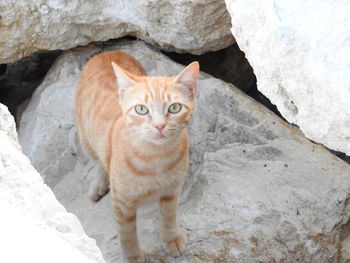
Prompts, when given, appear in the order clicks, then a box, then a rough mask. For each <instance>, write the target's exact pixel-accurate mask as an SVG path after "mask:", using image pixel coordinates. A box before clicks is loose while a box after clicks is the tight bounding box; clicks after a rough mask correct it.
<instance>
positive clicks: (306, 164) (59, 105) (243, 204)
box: [20, 42, 350, 263]
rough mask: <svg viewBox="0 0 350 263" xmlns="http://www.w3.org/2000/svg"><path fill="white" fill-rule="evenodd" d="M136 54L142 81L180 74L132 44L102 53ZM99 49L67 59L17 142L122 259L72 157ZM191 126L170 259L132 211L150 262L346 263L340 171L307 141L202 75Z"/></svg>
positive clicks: (110, 257) (34, 103) (349, 183)
mask: <svg viewBox="0 0 350 263" xmlns="http://www.w3.org/2000/svg"><path fill="white" fill-rule="evenodd" d="M115 49H119V50H123V51H125V52H127V53H129V54H132V55H133V56H135V57H136V58H137V59H138V60H139V61H140V62H141V64H142V65H143V66H144V67H145V69H146V71H147V72H148V73H149V74H150V75H174V74H177V73H178V72H180V71H181V69H182V68H183V66H180V65H178V64H176V63H174V62H172V61H171V60H169V59H168V58H166V57H165V56H164V55H162V54H160V53H158V52H156V51H153V50H151V49H150V48H148V47H147V46H146V45H145V44H143V43H142V42H122V43H118V44H116V45H113V46H110V47H105V48H104V49H103V50H115ZM101 51H102V49H101V48H99V47H93V46H90V47H88V48H86V49H80V50H72V51H69V52H65V53H64V54H63V55H62V56H61V57H59V59H58V60H57V61H56V63H55V64H54V65H53V67H52V68H51V70H50V71H49V73H48V75H47V76H46V78H45V80H44V81H43V83H42V84H41V86H40V88H39V89H38V90H37V91H36V92H35V93H34V95H33V98H32V100H31V102H30V104H29V106H28V108H27V109H26V111H25V112H24V114H23V117H22V121H21V123H20V141H21V143H22V145H23V149H24V151H25V152H26V154H28V156H29V157H30V159H31V160H32V162H33V164H34V166H35V167H37V169H38V170H39V171H41V173H42V175H43V177H44V178H45V181H46V182H47V183H48V184H49V185H50V186H51V187H52V189H53V191H54V192H55V194H56V196H57V198H58V199H59V200H60V201H61V202H62V203H63V204H64V205H65V206H66V208H67V209H68V210H69V211H71V212H74V213H75V214H76V215H77V216H78V217H79V219H80V220H81V222H82V224H83V226H84V228H85V231H86V232H87V233H88V234H89V235H90V236H92V237H93V238H95V239H96V240H97V243H98V245H99V246H100V248H101V250H102V253H103V254H104V257H105V260H106V261H107V262H120V257H121V255H120V249H119V239H118V234H117V231H116V225H115V222H114V219H113V215H112V210H111V206H110V196H109V195H107V196H106V197H104V198H103V199H102V200H101V201H99V202H98V203H93V202H91V201H90V200H89V198H88V194H87V191H88V185H89V182H90V180H91V178H92V176H93V175H94V173H96V167H95V163H94V162H92V161H89V160H88V159H86V157H84V156H83V155H82V153H81V150H80V147H79V143H78V140H77V137H76V132H75V128H74V120H73V108H74V105H73V101H74V93H75V88H76V86H77V83H78V79H79V73H80V70H81V68H82V67H83V65H84V64H85V63H86V61H87V60H88V58H90V57H91V56H93V55H95V54H96V53H98V52H101ZM199 85H200V87H199V89H198V94H197V108H196V113H195V115H194V119H193V121H192V123H191V126H190V134H191V154H190V159H191V165H190V173H189V177H188V179H187V181H186V185H185V189H184V192H183V195H182V199H181V205H180V222H181V225H183V227H184V228H185V229H186V231H187V233H188V235H189V243H188V247H187V248H186V251H185V253H184V255H182V256H181V257H180V259H173V258H171V257H168V256H166V255H165V254H164V253H163V252H162V249H161V242H160V237H159V231H158V225H159V224H158V216H157V212H156V211H157V208H156V207H154V206H152V205H149V206H148V207H145V208H144V209H142V211H141V212H140V217H139V218H140V221H139V228H138V230H139V236H140V240H141V244H142V246H143V247H144V248H145V250H146V251H147V252H149V253H150V259H151V262H189V263H195V262H238V263H240V262H242V263H250V262H290V263H292V262H293V263H295V262H315V263H319V262H340V261H339V260H340V259H341V258H342V259H344V258H345V259H349V257H347V256H348V254H347V251H348V250H347V246H346V244H348V243H350V242H349V241H350V240H348V236H347V234H348V233H349V231H348V230H349V223H348V222H349V217H350V207H349V199H350V191H349V190H350V167H349V165H348V164H346V163H344V162H343V161H342V160H340V159H338V158H337V157H335V156H333V155H331V154H330V153H329V152H328V151H327V150H325V149H324V148H323V147H320V146H319V145H317V144H314V143H312V142H310V141H309V140H307V139H305V138H304V137H303V136H302V134H301V133H300V132H298V130H296V129H294V128H292V127H291V126H290V125H288V124H286V123H285V122H284V121H282V120H281V119H279V118H278V117H276V116H275V115H274V114H273V113H271V112H270V111H268V110H266V109H265V108H264V107H262V106H261V105H259V104H257V103H256V102H254V101H253V100H252V99H250V98H248V97H247V96H246V95H244V94H243V93H242V92H241V91H239V90H237V89H236V88H235V87H233V86H232V85H229V84H227V83H225V82H223V81H220V80H218V79H214V78H212V77H210V76H209V75H206V74H202V75H201V77H200V81H199Z"/></svg>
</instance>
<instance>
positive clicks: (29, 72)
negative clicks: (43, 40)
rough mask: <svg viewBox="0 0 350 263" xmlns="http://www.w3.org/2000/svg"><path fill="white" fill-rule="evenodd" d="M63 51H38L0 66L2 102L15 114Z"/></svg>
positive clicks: (0, 98) (0, 96)
mask: <svg viewBox="0 0 350 263" xmlns="http://www.w3.org/2000/svg"><path fill="white" fill-rule="evenodd" d="M60 54H61V51H59V50H55V51H49V52H44V51H41V52H38V53H36V54H35V55H34V56H30V57H26V58H23V59H21V60H18V61H16V62H14V63H11V64H1V67H0V72H1V73H0V83H1V85H0V103H3V104H5V105H6V106H7V107H8V108H9V111H10V112H11V114H12V115H13V116H16V112H17V107H18V106H19V105H20V104H21V103H22V102H23V101H24V100H25V99H27V98H29V97H30V96H31V95H32V93H33V92H34V90H35V89H36V88H37V87H38V86H39V85H40V83H41V82H42V80H43V79H44V77H45V75H46V73H47V72H48V70H49V69H50V67H51V65H52V63H53V62H54V61H55V59H56V58H57V56H58V55H60Z"/></svg>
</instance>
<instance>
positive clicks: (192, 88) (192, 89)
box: [175, 61, 199, 97]
mask: <svg viewBox="0 0 350 263" xmlns="http://www.w3.org/2000/svg"><path fill="white" fill-rule="evenodd" d="M198 76H199V63H198V62H197V61H195V62H192V63H191V64H189V65H188V66H187V67H186V68H185V69H184V70H183V71H182V72H181V73H180V74H178V75H177V76H176V77H175V82H176V83H179V84H180V85H182V87H183V88H184V89H186V90H187V91H188V92H189V94H190V96H191V97H194V94H195V93H196V88H197V82H198Z"/></svg>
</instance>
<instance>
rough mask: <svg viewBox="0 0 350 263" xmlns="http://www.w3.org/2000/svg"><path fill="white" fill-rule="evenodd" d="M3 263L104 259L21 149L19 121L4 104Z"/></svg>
mask: <svg viewBox="0 0 350 263" xmlns="http://www.w3.org/2000/svg"><path fill="white" fill-rule="evenodd" d="M0 210H1V220H0V222H1V223H0V233H1V237H0V247H1V253H0V262H11V263H23V262H38V263H47V262H54V263H62V262H79V263H80V262H81V263H85V262H86V263H93V262H95V263H96V262H99V263H103V262H104V260H103V258H102V255H101V251H100V250H99V249H98V247H97V246H96V242H95V240H93V239H91V238H89V237H87V236H86V234H85V232H84V230H83V228H82V226H81V224H80V222H79V220H78V219H77V217H76V216H74V215H73V214H71V213H67V212H66V210H65V209H64V207H63V206H62V205H61V204H60V203H59V202H58V201H57V200H56V198H55V196H54V194H53V193H52V191H51V190H50V188H49V187H48V186H46V185H45V184H44V183H43V180H42V178H41V177H40V175H39V174H38V172H37V171H36V170H35V169H34V168H33V167H32V165H31V164H30V161H29V160H28V158H27V157H26V156H25V155H24V154H23V153H22V151H21V147H20V146H19V144H18V141H17V134H16V130H15V122H14V119H13V117H12V116H11V115H10V113H9V112H8V110H7V108H6V107H5V106H4V105H2V104H0Z"/></svg>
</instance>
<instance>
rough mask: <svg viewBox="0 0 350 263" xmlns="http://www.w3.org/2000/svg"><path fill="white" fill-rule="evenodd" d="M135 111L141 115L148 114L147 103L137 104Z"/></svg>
mask: <svg viewBox="0 0 350 263" xmlns="http://www.w3.org/2000/svg"><path fill="white" fill-rule="evenodd" d="M135 111H136V112H137V113H138V114H140V115H146V114H147V113H148V109H147V107H146V106H145V105H141V104H140V105H136V106H135Z"/></svg>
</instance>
